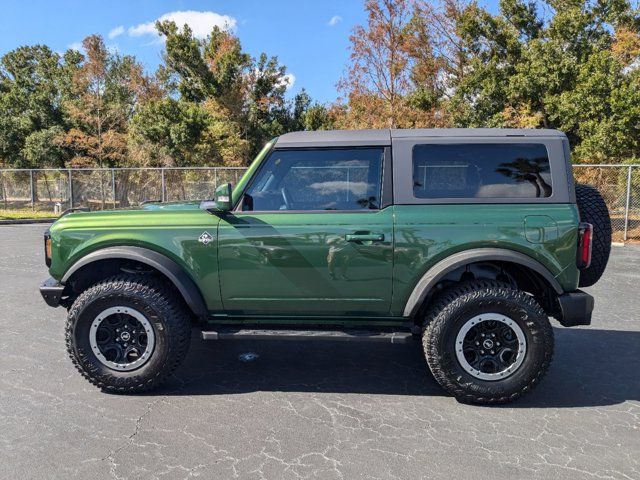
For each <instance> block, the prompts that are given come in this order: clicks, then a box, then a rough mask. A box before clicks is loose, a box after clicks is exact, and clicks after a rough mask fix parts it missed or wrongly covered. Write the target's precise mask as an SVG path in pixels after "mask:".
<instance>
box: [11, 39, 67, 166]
mask: <svg viewBox="0 0 640 480" xmlns="http://www.w3.org/2000/svg"><path fill="white" fill-rule="evenodd" d="M67 60H71V59H65V62H66V61H67ZM72 69H73V65H72V64H67V63H63V62H61V58H60V56H59V55H58V54H57V53H54V52H52V51H51V50H50V49H49V48H48V47H46V46H43V45H35V46H32V47H19V48H17V49H15V50H13V51H11V52H9V53H7V54H5V55H4V56H2V58H1V59H0V164H2V163H4V164H5V165H7V166H12V167H18V168H22V167H39V166H61V165H62V163H63V161H64V152H63V151H62V150H61V149H59V148H56V147H55V146H53V145H52V139H53V138H54V137H55V136H56V135H57V134H58V133H59V132H60V131H61V129H62V128H64V125H65V112H64V108H63V95H62V85H64V83H65V77H66V75H65V74H66V72H68V71H70V70H72Z"/></svg>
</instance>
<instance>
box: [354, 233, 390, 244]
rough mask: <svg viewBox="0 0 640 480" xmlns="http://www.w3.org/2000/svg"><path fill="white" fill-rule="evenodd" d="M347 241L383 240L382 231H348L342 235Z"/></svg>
mask: <svg viewBox="0 0 640 480" xmlns="http://www.w3.org/2000/svg"><path fill="white" fill-rule="evenodd" d="M344 239H345V240H346V241H347V242H355V243H360V242H384V234H383V233H348V234H346V235H345V236H344Z"/></svg>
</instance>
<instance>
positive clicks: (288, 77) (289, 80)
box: [282, 73, 296, 90]
mask: <svg viewBox="0 0 640 480" xmlns="http://www.w3.org/2000/svg"><path fill="white" fill-rule="evenodd" d="M294 83H296V76H295V75H294V74H293V73H285V75H284V77H282V84H283V85H285V86H286V88H287V90H289V89H291V88H292V87H293V84H294Z"/></svg>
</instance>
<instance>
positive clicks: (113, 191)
mask: <svg viewBox="0 0 640 480" xmlns="http://www.w3.org/2000/svg"><path fill="white" fill-rule="evenodd" d="M111 194H112V195H113V208H116V171H115V170H114V169H113V168H112V169H111Z"/></svg>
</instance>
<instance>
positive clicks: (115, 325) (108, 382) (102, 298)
mask: <svg viewBox="0 0 640 480" xmlns="http://www.w3.org/2000/svg"><path fill="white" fill-rule="evenodd" d="M190 339H191V322H190V318H189V315H188V314H187V311H186V308H185V307H184V305H183V304H182V302H181V301H180V299H179V298H177V296H176V294H175V293H173V292H172V291H171V290H170V289H168V288H167V287H166V286H165V284H164V283H163V282H161V281H160V280H158V279H155V278H152V277H144V276H136V275H119V276H116V277H113V278H110V279H107V280H104V281H102V282H100V283H98V284H96V285H93V286H92V287H90V288H88V289H87V290H86V291H84V292H83V293H82V294H81V295H80V296H79V297H78V298H77V299H76V300H75V302H74V303H73V305H72V306H71V309H70V310H69V317H68V320H67V328H66V341H67V351H68V352H69V356H70V357H71V360H72V361H73V363H74V365H75V366H76V368H77V369H78V370H79V371H80V373H81V374H82V375H83V376H84V377H85V378H86V379H87V380H88V381H89V382H91V383H92V384H94V385H96V386H97V387H99V388H102V389H104V390H107V391H112V392H116V393H135V392H143V391H146V390H150V389H152V388H154V387H156V386H158V385H159V384H160V383H161V382H162V381H163V380H164V379H165V378H166V377H167V376H168V375H170V374H171V373H172V372H173V370H174V369H175V368H176V367H177V366H178V365H179V364H180V363H181V362H182V360H183V359H184V357H185V355H186V353H187V350H188V348H189V342H190Z"/></svg>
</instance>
